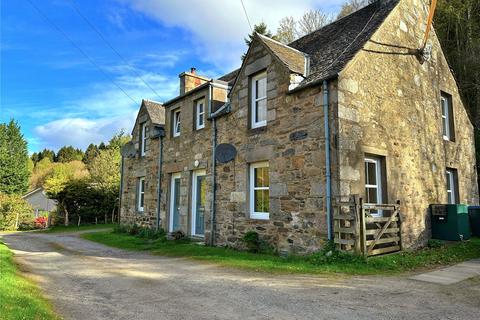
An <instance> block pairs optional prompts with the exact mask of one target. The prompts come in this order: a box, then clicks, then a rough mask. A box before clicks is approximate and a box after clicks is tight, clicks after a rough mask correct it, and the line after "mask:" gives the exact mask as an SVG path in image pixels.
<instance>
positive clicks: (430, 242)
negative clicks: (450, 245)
mask: <svg viewBox="0 0 480 320" xmlns="http://www.w3.org/2000/svg"><path fill="white" fill-rule="evenodd" d="M444 245H445V242H443V241H442V240H437V239H430V240H428V242H427V247H429V248H430V249H433V248H441V247H443V246H444Z"/></svg>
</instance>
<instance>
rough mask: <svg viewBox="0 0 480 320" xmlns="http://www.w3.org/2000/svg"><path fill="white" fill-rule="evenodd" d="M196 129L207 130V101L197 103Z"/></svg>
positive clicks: (201, 100)
mask: <svg viewBox="0 0 480 320" xmlns="http://www.w3.org/2000/svg"><path fill="white" fill-rule="evenodd" d="M195 114H196V119H195V128H196V129H197V130H199V129H203V128H205V99H200V100H198V101H197V102H196V112H195Z"/></svg>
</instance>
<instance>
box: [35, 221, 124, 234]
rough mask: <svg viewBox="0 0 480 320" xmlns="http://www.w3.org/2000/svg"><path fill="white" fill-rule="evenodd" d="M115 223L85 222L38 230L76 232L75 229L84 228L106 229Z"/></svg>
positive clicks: (83, 229)
mask: <svg viewBox="0 0 480 320" xmlns="http://www.w3.org/2000/svg"><path fill="white" fill-rule="evenodd" d="M114 226H115V225H114V224H112V223H107V224H85V225H80V226H77V225H69V226H68V227H66V226H53V227H51V228H49V229H46V230H41V231H39V232H45V233H60V232H76V231H85V230H96V229H107V228H113V227H114Z"/></svg>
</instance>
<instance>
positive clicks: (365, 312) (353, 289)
mask: <svg viewBox="0 0 480 320" xmlns="http://www.w3.org/2000/svg"><path fill="white" fill-rule="evenodd" d="M0 237H1V238H2V239H1V240H2V241H4V242H5V243H6V244H7V245H8V246H9V247H10V248H12V250H14V253H15V260H16V261H17V263H19V264H20V268H21V270H22V271H24V273H25V274H26V275H27V276H29V277H31V278H33V279H34V280H35V281H37V282H38V284H39V285H40V286H41V288H42V289H43V290H44V292H45V294H46V296H47V298H49V299H50V300H51V301H52V302H53V304H54V307H55V308H56V310H57V312H58V313H59V314H61V315H62V316H63V317H64V318H65V319H88V320H91V319H96V320H103V319H115V320H122V319H125V320H126V319H129V320H131V319H142V320H145V319H160V320H164V319H165V320H168V319H172V320H173V319H174V320H183V319H188V320H189V319H192V320H203V319H208V320H214V319H217V320H219V319H232V320H236V319H239V320H240V319H242V320H245V319H262V320H263V319H275V320H283V319H285V320H287V319H288V320H291V319H302V320H318V319H350V320H351V319H422V320H424V319H469V320H471V319H476V318H478V315H479V314H480V277H477V278H473V279H469V280H466V281H463V282H460V283H457V284H454V285H449V286H442V285H437V284H431V283H426V282H420V281H414V280H410V279H406V278H403V277H379V276H369V277H344V276H338V277H321V276H318V277H311V276H298V275H269V274H263V273H255V272H244V271H238V270H231V269H227V268H220V267H217V266H214V265H211V264H207V263H201V262H198V261H191V260H187V259H179V258H165V257H158V256H152V255H149V254H144V253H138V252H127V251H123V250H119V249H112V248H109V247H106V246H103V245H100V244H97V243H93V242H89V241H87V240H83V239H80V238H78V236H77V235H74V234H39V233H21V234H12V235H4V236H0ZM0 303H1V302H0ZM0 318H1V316H0Z"/></svg>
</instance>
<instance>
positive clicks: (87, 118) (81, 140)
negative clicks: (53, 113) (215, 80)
mask: <svg viewBox="0 0 480 320" xmlns="http://www.w3.org/2000/svg"><path fill="white" fill-rule="evenodd" d="M141 75H142V78H143V79H144V80H145V81H146V82H147V83H148V84H149V85H150V86H151V87H152V88H154V90H155V91H156V92H157V94H158V95H159V96H157V95H156V94H155V93H153V92H152V91H151V90H150V89H149V88H148V87H146V86H145V84H144V83H143V82H142V80H141V79H139V78H138V77H136V76H134V75H130V74H129V75H121V76H118V77H116V78H115V79H114V81H115V82H116V83H117V84H119V85H120V86H121V87H122V88H123V89H124V90H125V91H126V92H127V93H128V94H129V95H130V96H131V97H132V98H133V99H134V100H136V103H134V102H133V101H132V100H131V99H130V98H129V97H127V96H126V95H125V94H123V93H122V91H120V90H119V89H118V88H117V87H116V86H115V85H113V84H112V83H97V84H93V85H92V86H90V87H89V88H88V89H87V90H85V96H84V97H82V98H76V99H74V100H71V101H68V102H66V103H64V104H63V105H62V106H60V107H59V108H57V109H60V110H62V111H63V112H64V117H62V118H60V119H56V120H53V121H50V122H47V123H45V124H42V125H39V126H37V127H35V128H34V130H33V131H34V133H35V135H36V137H35V139H36V141H31V142H34V143H35V145H37V146H39V148H40V149H42V148H51V149H55V150H56V149H58V148H59V147H61V146H64V145H73V146H74V147H78V148H83V149H84V148H86V147H87V146H88V145H89V144H90V143H92V142H93V143H100V142H101V141H105V142H106V141H108V140H109V139H110V138H111V137H112V136H113V135H114V134H116V133H118V132H119V131H120V130H122V129H123V130H125V131H126V132H127V133H130V131H131V129H132V127H133V124H134V121H135V117H136V114H137V111H138V108H139V104H140V102H141V100H142V99H143V98H145V99H152V100H156V101H165V100H167V99H169V98H171V97H173V96H175V95H176V93H177V92H178V78H177V77H169V76H165V75H161V74H155V73H142V74H141ZM53 108H54V107H53V106H50V108H49V109H53Z"/></svg>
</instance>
